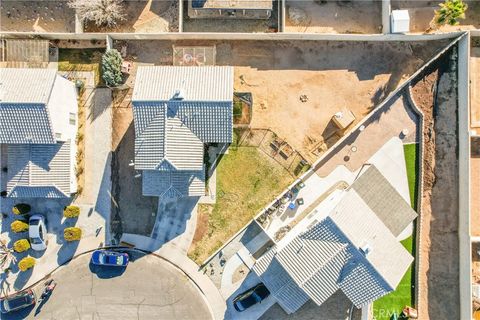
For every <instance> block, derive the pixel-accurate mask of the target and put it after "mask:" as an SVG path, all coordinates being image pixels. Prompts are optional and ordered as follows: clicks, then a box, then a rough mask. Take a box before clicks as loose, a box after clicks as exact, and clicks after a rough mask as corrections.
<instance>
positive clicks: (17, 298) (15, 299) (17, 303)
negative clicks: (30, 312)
mask: <svg viewBox="0 0 480 320" xmlns="http://www.w3.org/2000/svg"><path fill="white" fill-rule="evenodd" d="M35 302H36V297H35V292H33V291H32V290H26V291H22V292H19V293H17V294H15V295H11V296H8V297H5V298H3V299H2V300H0V312H1V313H8V312H11V311H16V310H20V309H23V308H26V307H28V306H31V305H34V304H35Z"/></svg>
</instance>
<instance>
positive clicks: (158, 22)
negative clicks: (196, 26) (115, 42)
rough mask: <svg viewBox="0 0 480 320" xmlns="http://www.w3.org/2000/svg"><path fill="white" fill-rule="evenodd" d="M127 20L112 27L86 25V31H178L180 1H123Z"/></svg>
mask: <svg viewBox="0 0 480 320" xmlns="http://www.w3.org/2000/svg"><path fill="white" fill-rule="evenodd" d="M123 6H124V8H125V17H126V18H125V20H123V21H120V22H119V23H118V24H117V26H116V27H114V28H111V29H104V28H102V29H100V28H98V27H96V26H95V25H94V24H92V23H89V24H86V25H85V31H86V32H99V31H109V32H134V33H152V32H153V33H160V32H177V31H178V16H179V12H178V2H177V1H174V0H148V1H147V0H127V1H124V2H123Z"/></svg>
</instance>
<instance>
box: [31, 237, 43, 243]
mask: <svg viewBox="0 0 480 320" xmlns="http://www.w3.org/2000/svg"><path fill="white" fill-rule="evenodd" d="M30 242H31V243H33V244H41V243H42V240H41V239H40V238H30Z"/></svg>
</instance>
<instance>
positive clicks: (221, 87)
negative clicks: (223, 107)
mask: <svg viewBox="0 0 480 320" xmlns="http://www.w3.org/2000/svg"><path fill="white" fill-rule="evenodd" d="M180 89H182V90H183V92H184V100H185V101H212V102H218V101H232V100H233V68H232V67H226V66H204V67H181V66H153V67H139V68H138V70H137V75H136V78H135V89H134V90H133V97H132V100H133V101H167V100H171V99H172V98H173V96H174V94H175V91H177V90H180Z"/></svg>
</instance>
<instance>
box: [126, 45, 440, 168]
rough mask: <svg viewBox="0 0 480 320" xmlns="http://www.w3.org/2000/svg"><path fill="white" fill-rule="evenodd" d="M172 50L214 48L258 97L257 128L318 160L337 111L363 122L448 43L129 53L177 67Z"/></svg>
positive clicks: (163, 48) (165, 48) (135, 49)
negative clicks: (373, 108)
mask: <svg viewBox="0 0 480 320" xmlns="http://www.w3.org/2000/svg"><path fill="white" fill-rule="evenodd" d="M173 44H175V45H204V46H206V45H216V52H217V54H216V64H217V65H233V66H235V90H236V91H239V92H252V94H253V117H252V123H251V126H252V127H253V128H270V129H271V130H273V131H274V132H275V133H276V134H277V135H278V136H279V137H280V138H284V139H286V140H287V142H288V143H289V144H290V145H292V147H293V148H294V149H296V150H298V151H299V152H300V153H301V154H302V155H303V156H304V158H306V159H308V160H309V161H313V160H315V159H316V158H318V156H319V155H320V151H319V149H321V147H322V148H323V147H325V146H324V144H323V142H325V140H327V141H326V142H327V144H329V143H332V142H334V141H329V139H328V137H330V135H331V127H332V125H331V121H330V120H331V117H332V116H333V115H334V114H335V113H336V112H338V111H340V110H341V109H342V108H344V107H346V108H348V109H350V110H351V111H352V112H353V113H354V115H355V117H356V121H359V120H360V119H361V118H363V117H364V116H365V114H366V113H368V111H369V110H370V109H371V108H372V107H373V106H375V105H377V104H378V103H379V102H380V101H382V100H383V99H384V98H385V97H386V96H387V94H388V93H389V92H391V91H392V90H394V89H395V88H396V87H397V86H398V84H399V83H400V82H401V81H402V80H403V79H405V78H407V77H408V76H409V75H411V74H412V73H413V72H414V71H416V70H417V69H418V67H420V66H421V65H422V64H423V63H424V62H425V61H426V60H427V59H428V58H429V57H431V56H432V55H433V54H434V53H435V52H437V51H438V50H439V49H440V48H441V47H443V46H444V45H445V44H446V42H444V41H440V42H428V43H387V42H385V43H367V42H326V41H325V42H309V41H303V42H301V41H298V42H294V41H292V42H278V41H277V42H275V43H273V42H268V41H255V42H253V41H238V42H233V41H231V42H229V41H222V42H199V41H196V42H195V41H189V42H188V41H182V42H175V43H172V42H169V41H148V42H145V41H143V42H142V41H129V42H128V54H129V55H132V56H134V57H135V58H136V61H141V62H144V63H152V64H155V65H160V64H161V65H171V64H172V45H173ZM352 52H355V54H354V55H352ZM300 95H307V97H308V101H307V102H301V101H300V99H299V97H300ZM299 124H301V125H299Z"/></svg>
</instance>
